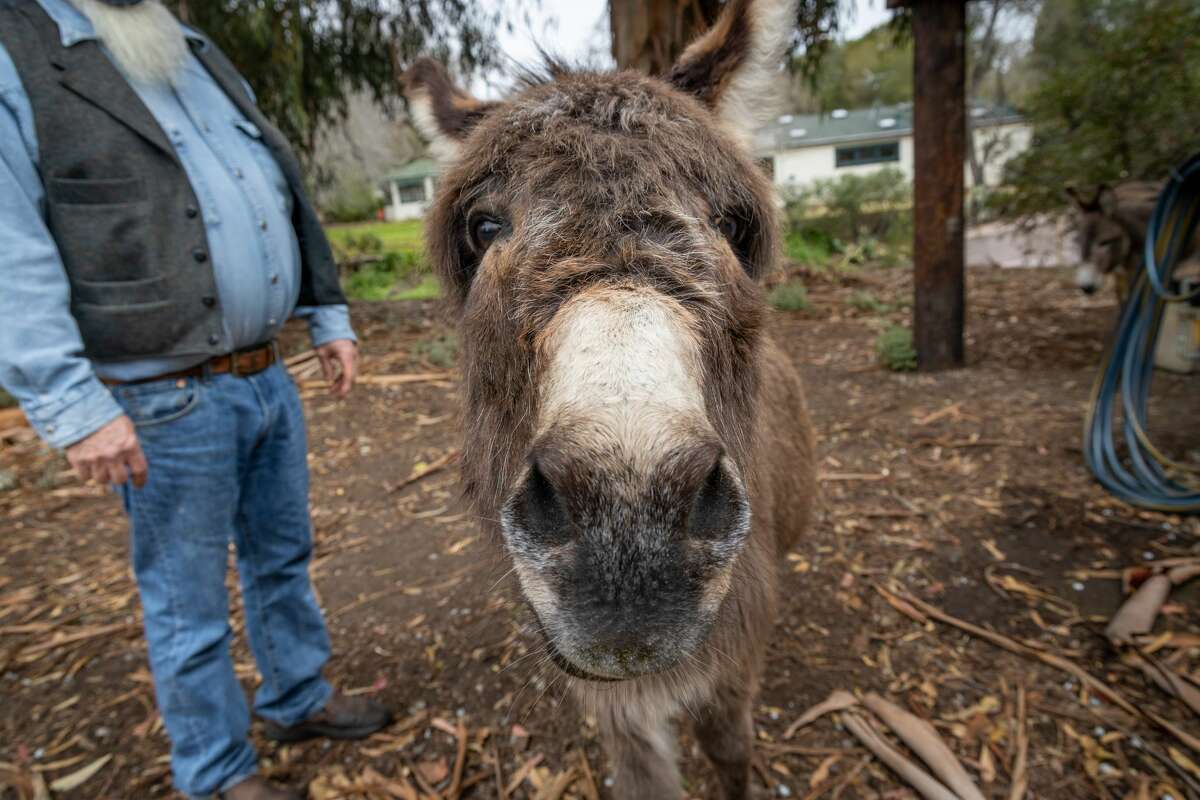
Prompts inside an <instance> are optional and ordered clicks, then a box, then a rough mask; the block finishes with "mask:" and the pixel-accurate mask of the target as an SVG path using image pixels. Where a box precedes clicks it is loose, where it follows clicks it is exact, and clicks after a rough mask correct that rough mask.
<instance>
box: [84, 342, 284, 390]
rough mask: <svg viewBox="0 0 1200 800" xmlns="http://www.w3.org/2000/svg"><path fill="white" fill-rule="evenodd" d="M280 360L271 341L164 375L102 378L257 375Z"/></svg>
mask: <svg viewBox="0 0 1200 800" xmlns="http://www.w3.org/2000/svg"><path fill="white" fill-rule="evenodd" d="M279 360H280V357H279V346H278V344H276V342H274V341H270V342H267V343H266V344H260V345H255V346H254V347H247V348H246V349H245V350H238V351H236V352H233V353H229V354H227V355H223V356H214V357H213V358H210V359H209V360H208V361H204V362H202V363H200V364H197V365H196V366H194V367H188V368H187V369H181V370H176V371H175V372H166V373H163V374H162V375H154V376H152V377H149V378H141V379H139V380H136V381H114V380H111V379H109V378H102V379H101V380H102V381H103V382H104V383H105V384H107V385H108V386H121V385H129V384H138V383H150V382H151V381H165V380H172V379H175V378H199V377H203V376H204V375H206V374H207V375H224V374H229V375H233V376H234V377H238V378H245V377H248V376H250V375H257V374H258V373H260V372H262V371H263V370H265V369H266V368H267V367H269V366H271V365H272V364H274V363H275V362H276V361H279Z"/></svg>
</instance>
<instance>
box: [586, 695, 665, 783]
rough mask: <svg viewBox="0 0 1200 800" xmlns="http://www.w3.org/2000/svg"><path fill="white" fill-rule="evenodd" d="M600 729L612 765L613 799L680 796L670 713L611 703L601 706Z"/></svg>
mask: <svg viewBox="0 0 1200 800" xmlns="http://www.w3.org/2000/svg"><path fill="white" fill-rule="evenodd" d="M599 718H600V719H599V722H600V732H601V735H602V737H603V739H604V745H605V749H606V750H607V752H608V758H609V762H610V763H611V764H612V768H613V772H614V775H613V797H614V798H615V800H660V798H661V800H678V798H682V797H683V787H682V782H681V780H680V777H679V763H678V762H679V753H678V748H677V743H676V735H675V731H674V726H673V725H672V724H671V720H670V716H669V715H667V714H665V713H660V712H659V711H658V710H656V709H650V708H642V707H638V706H636V705H635V706H633V707H622V706H620V705H616V704H613V705H611V706H608V707H607V708H604V709H601V713H600V714H599Z"/></svg>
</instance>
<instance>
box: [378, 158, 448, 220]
mask: <svg viewBox="0 0 1200 800" xmlns="http://www.w3.org/2000/svg"><path fill="white" fill-rule="evenodd" d="M437 174H438V167H437V163H436V162H435V161H434V160H433V159H431V158H418V159H416V160H415V161H410V162H408V163H407V164H405V165H404V166H402V167H400V168H398V169H396V170H393V171H392V172H390V173H388V174H387V175H384V176H383V178H381V179H380V185H381V188H382V190H383V193H384V195H385V196H386V197H387V200H388V203H387V206H385V207H384V216H385V218H386V219H388V220H389V221H392V222H395V221H398V220H404V219H419V218H420V217H422V216H424V214H425V208H426V206H428V205H429V201H430V200H431V199H432V198H433V190H434V188H435V187H436V186H437Z"/></svg>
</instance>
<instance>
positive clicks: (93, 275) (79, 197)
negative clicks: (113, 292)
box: [46, 178, 158, 299]
mask: <svg viewBox="0 0 1200 800" xmlns="http://www.w3.org/2000/svg"><path fill="white" fill-rule="evenodd" d="M46 195H47V200H48V202H47V212H48V214H47V216H48V218H49V219H48V221H49V223H50V231H51V233H52V234H53V236H54V240H55V242H56V243H57V244H58V249H59V253H60V254H61V255H62V259H63V263H64V264H65V265H66V267H67V272H68V274H69V275H70V276H71V278H72V283H75V284H78V283H80V282H87V281H93V282H96V283H107V282H136V281H142V280H145V279H147V278H150V277H152V276H151V275H150V274H149V270H148V269H147V264H146V250H147V246H148V245H149V243H151V242H153V241H155V240H156V239H157V238H158V237H155V236H154V235H153V234H152V232H151V231H150V229H149V227H150V222H151V220H150V213H149V211H150V210H149V205H150V204H149V203H148V202H147V201H146V193H145V186H144V185H143V184H142V181H140V180H138V179H136V178H128V179H126V178H122V179H115V180H64V179H60V178H51V179H50V180H49V181H47V184H46ZM114 299H115V298H114Z"/></svg>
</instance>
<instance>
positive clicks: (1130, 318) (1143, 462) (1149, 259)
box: [1083, 156, 1200, 514]
mask: <svg viewBox="0 0 1200 800" xmlns="http://www.w3.org/2000/svg"><path fill="white" fill-rule="evenodd" d="M1198 223H1200V156H1196V157H1194V158H1192V159H1191V160H1190V161H1188V162H1187V163H1186V164H1184V165H1183V167H1182V168H1181V169H1179V170H1176V171H1173V172H1172V174H1171V178H1170V180H1168V181H1167V184H1166V186H1165V187H1164V188H1163V191H1162V193H1161V194H1160V195H1159V196H1158V202H1157V203H1156V204H1155V207H1154V213H1153V214H1152V215H1151V217H1150V224H1149V228H1148V230H1147V233H1146V251H1145V257H1144V259H1143V260H1144V262H1145V264H1144V268H1143V270H1142V273H1141V275H1139V276H1138V278H1137V281H1136V283H1135V284H1134V287H1133V290H1132V291H1131V292H1130V295H1129V299H1128V301H1126V303H1125V305H1124V307H1123V308H1122V309H1121V315H1120V319H1119V320H1118V322H1117V330H1116V333H1115V335H1114V337H1113V340H1112V342H1111V344H1110V345H1109V348H1108V350H1107V351H1106V352H1105V354H1104V360H1103V361H1102V364H1101V370H1100V374H1099V375H1098V376H1097V378H1096V384H1095V385H1094V386H1093V389H1092V404H1091V407H1090V408H1089V409H1088V414H1087V419H1086V420H1085V422H1084V431H1083V456H1084V460H1085V461H1086V462H1087V465H1088V469H1090V470H1091V471H1092V474H1093V475H1095V476H1096V479H1097V480H1098V481H1099V482H1100V483H1101V484H1102V485H1103V486H1104V488H1105V489H1107V490H1108V491H1109V492H1110V493H1112V494H1113V496H1115V497H1117V498H1119V499H1121V500H1123V501H1125V502H1126V503H1129V504H1131V505H1135V506H1139V507H1141V508H1148V509H1152V510H1155V511H1165V512H1169V513H1176V514H1200V470H1197V469H1196V468H1195V467H1193V466H1188V465H1185V464H1179V463H1177V462H1174V461H1172V460H1171V459H1169V458H1168V457H1166V456H1165V455H1163V453H1162V452H1161V451H1160V450H1159V449H1158V448H1157V447H1155V446H1154V444H1153V443H1152V442H1151V441H1150V438H1149V436H1148V435H1147V433H1146V427H1147V426H1146V420H1147V416H1148V403H1149V397H1150V384H1151V382H1152V380H1153V377H1154V351H1155V344H1156V343H1157V341H1158V332H1159V327H1160V324H1161V322H1162V315H1163V310H1164V309H1165V307H1166V304H1167V303H1169V302H1186V301H1188V300H1190V299H1191V298H1192V297H1194V296H1195V295H1196V294H1197V293H1198V292H1196V291H1193V292H1191V293H1190V294H1186V295H1177V294H1174V293H1172V292H1171V291H1170V286H1171V283H1172V274H1173V272H1174V270H1175V267H1176V265H1177V264H1178V263H1179V261H1180V258H1181V256H1182V255H1183V251H1184V248H1185V246H1186V244H1187V243H1188V242H1189V241H1191V239H1192V236H1193V235H1194V234H1195V231H1196V225H1197V224H1198ZM1118 407H1119V408H1120V412H1121V419H1122V421H1123V424H1121V425H1120V426H1119V427H1120V428H1121V431H1120V435H1121V440H1122V441H1123V442H1124V444H1125V447H1124V458H1122V456H1121V455H1120V454H1118V451H1117V427H1118V423H1117V421H1116V419H1115V417H1116V411H1117V408H1118Z"/></svg>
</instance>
